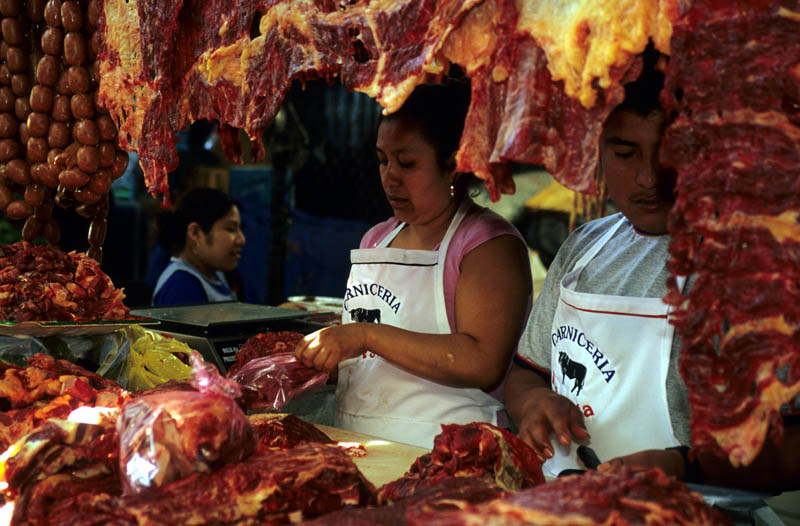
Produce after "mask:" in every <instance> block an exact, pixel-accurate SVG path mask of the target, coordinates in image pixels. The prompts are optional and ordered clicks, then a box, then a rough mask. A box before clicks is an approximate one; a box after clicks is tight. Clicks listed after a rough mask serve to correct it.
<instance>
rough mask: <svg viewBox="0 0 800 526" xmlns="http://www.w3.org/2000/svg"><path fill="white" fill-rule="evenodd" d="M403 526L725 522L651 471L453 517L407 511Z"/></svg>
mask: <svg viewBox="0 0 800 526" xmlns="http://www.w3.org/2000/svg"><path fill="white" fill-rule="evenodd" d="M406 520H407V524H408V526H472V525H476V524H492V525H493V526H524V525H531V526H551V525H552V526H563V525H567V524H574V525H578V524H580V525H585V526H594V525H597V526H600V525H608V524H614V525H618V526H634V525H640V524H647V525H648V526H680V525H685V526H689V525H693V526H699V525H708V526H723V525H729V524H731V522H730V521H729V520H728V519H727V517H725V516H724V515H723V514H722V513H721V512H720V511H718V510H716V509H714V508H712V507H711V506H708V505H707V504H705V503H704V502H703V499H702V497H701V496H700V495H698V494H696V493H692V492H691V491H690V490H689V489H688V488H687V487H686V486H684V485H683V484H682V483H680V482H677V481H675V480H674V479H671V478H669V477H667V476H666V475H664V473H662V472H661V471H659V470H651V471H647V472H643V473H639V474H636V475H632V474H631V473H628V472H625V473H621V474H619V475H611V474H602V473H598V472H596V471H588V472H586V474H584V475H573V476H570V477H562V478H559V479H556V480H554V481H552V482H548V483H547V484H542V485H539V486H535V487H533V488H529V489H527V490H522V491H520V492H517V493H512V494H510V495H509V496H507V497H506V498H503V499H496V500H491V501H489V502H487V503H485V504H479V505H477V506H470V507H468V508H466V509H464V510H459V511H444V512H443V511H428V510H420V509H412V510H409V512H408V513H407V514H406Z"/></svg>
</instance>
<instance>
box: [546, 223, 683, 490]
mask: <svg viewBox="0 0 800 526" xmlns="http://www.w3.org/2000/svg"><path fill="white" fill-rule="evenodd" d="M624 221H625V219H624V218H622V219H620V221H619V222H618V223H617V224H615V225H614V226H613V227H612V228H611V229H609V231H608V232H607V233H606V234H604V235H603V236H602V237H601V238H600V239H599V240H597V242H595V243H594V245H592V246H591V247H590V248H589V250H588V251H587V252H586V253H585V254H584V255H583V256H582V257H581V258H580V259H579V260H578V261H577V262H576V263H575V265H574V267H573V268H572V270H571V271H570V272H569V273H567V274H566V275H565V276H564V278H563V279H562V280H561V288H560V298H559V304H558V307H556V312H555V317H554V318H553V325H552V332H551V335H550V336H551V341H552V347H551V366H550V370H551V375H550V380H551V385H552V389H553V390H554V391H555V392H557V393H559V394H561V395H563V396H565V397H567V398H569V399H570V400H571V401H572V402H573V403H574V404H575V405H576V406H577V407H578V409H579V410H580V411H581V412H582V413H583V416H584V423H585V425H586V429H587V431H588V432H589V434H590V435H591V444H590V445H591V447H592V449H594V451H595V452H596V453H597V456H598V457H599V458H600V460H601V461H604V462H605V461H608V460H611V459H612V458H615V457H618V456H623V455H628V454H631V453H635V452H637V451H641V450H644V449H663V448H666V447H670V446H676V445H678V441H677V440H676V439H675V436H674V434H673V432H672V425H671V422H670V416H669V406H668V404H667V390H666V378H667V371H668V369H669V358H670V351H671V348H672V336H673V333H674V330H675V329H674V327H673V326H672V325H671V324H670V323H669V313H670V306H669V305H667V304H665V303H664V302H663V301H662V300H661V298H638V297H631V296H609V295H604V294H590V293H586V292H577V291H576V290H575V286H576V284H577V282H578V278H579V276H580V274H581V272H582V271H583V269H584V268H585V267H586V265H587V264H588V263H589V261H591V260H592V259H593V258H594V257H595V256H596V255H597V254H598V253H599V252H600V250H601V249H602V248H603V247H604V246H605V245H606V243H608V241H609V240H610V239H611V238H612V237H613V235H614V233H615V232H616V231H617V229H618V228H619V227H620V226H621V225H622V223H623V222H624ZM682 286H683V279H679V287H682ZM551 442H552V444H553V449H554V453H555V454H554V456H553V458H551V459H549V460H548V461H547V462H545V464H544V466H543V470H544V473H545V475H548V476H558V474H559V473H560V472H561V471H563V470H565V469H585V467H584V466H583V464H582V463H581V462H580V460H578V459H577V456H576V453H575V450H576V449H577V445H576V444H575V443H574V442H573V443H572V444H571V445H570V446H569V447H568V448H564V447H563V446H561V445H560V444H559V443H558V441H557V439H556V438H555V436H551Z"/></svg>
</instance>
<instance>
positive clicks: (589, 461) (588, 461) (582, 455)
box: [578, 446, 602, 469]
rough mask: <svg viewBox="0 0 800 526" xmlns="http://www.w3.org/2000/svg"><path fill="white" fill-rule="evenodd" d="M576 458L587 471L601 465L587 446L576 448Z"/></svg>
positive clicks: (595, 454)
mask: <svg viewBox="0 0 800 526" xmlns="http://www.w3.org/2000/svg"><path fill="white" fill-rule="evenodd" d="M578 458H579V459H581V462H583V465H584V466H586V467H587V468H588V469H597V466H599V465H600V464H602V462H600V459H599V458H597V453H595V452H594V450H593V449H592V448H590V447H589V446H578Z"/></svg>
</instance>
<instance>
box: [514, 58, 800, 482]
mask: <svg viewBox="0 0 800 526" xmlns="http://www.w3.org/2000/svg"><path fill="white" fill-rule="evenodd" d="M645 56H646V57H647V58H648V59H649V60H647V61H646V62H645V68H644V70H643V73H642V74H641V76H640V77H639V79H638V80H636V81H635V82H633V83H629V84H627V85H626V86H625V91H626V97H625V100H624V101H623V102H622V103H621V104H620V105H619V106H618V107H617V108H616V109H615V110H614V112H612V114H611V115H610V116H609V117H608V119H607V120H606V123H605V125H604V128H603V132H602V134H601V138H600V167H601V176H602V177H603V179H604V181H605V183H606V185H607V188H608V194H609V196H610V197H611V199H612V200H613V201H614V203H615V205H616V206H617V208H618V209H619V213H617V214H614V215H611V216H608V217H605V218H601V219H597V220H594V221H590V222H588V223H586V224H584V225H582V226H581V227H580V228H578V229H576V230H575V232H573V233H572V234H571V235H570V237H569V238H567V240H566V241H565V242H564V244H563V245H562V247H561V249H560V250H559V252H558V255H557V256H556V258H555V260H554V261H553V263H552V264H551V266H550V268H549V270H548V274H547V278H546V279H545V283H544V286H543V289H542V294H541V295H540V296H539V297H538V298H537V301H536V304H535V305H534V307H533V309H532V310H531V314H530V319H529V321H528V325H527V327H526V329H525V332H524V334H523V337H522V338H521V340H520V343H519V348H518V350H517V355H516V357H515V359H514V362H515V363H514V365H513V367H512V370H511V372H510V373H509V376H508V380H507V382H506V386H505V387H506V400H507V403H508V408H509V413H510V414H511V417H512V419H513V421H514V422H515V423H517V424H518V427H519V436H520V438H522V439H523V440H524V441H525V442H527V443H528V444H529V445H531V446H532V447H533V448H534V449H535V450H536V452H537V454H538V455H539V457H540V459H541V460H543V461H545V463H544V466H543V470H544V472H545V475H548V476H553V477H554V476H558V475H559V474H561V473H564V472H565V471H566V472H567V473H569V471H567V470H573V469H586V468H595V467H597V469H599V470H600V471H615V470H620V469H623V468H628V469H632V470H645V469H648V468H651V467H659V468H661V469H662V470H663V471H664V472H666V473H667V474H669V475H672V476H674V477H676V478H678V479H683V480H686V481H689V482H705V483H706V484H714V485H734V486H740V487H744V488H751V489H759V490H775V491H779V490H783V489H788V488H797V487H800V453H798V450H800V447H798V446H799V445H800V428H799V427H798V426H797V425H796V422H795V424H794V425H793V424H792V423H791V420H792V419H794V420H796V418H797V417H792V416H786V417H785V418H784V423H785V424H786V442H785V443H784V445H783V448H779V447H778V446H776V445H775V444H774V443H773V442H772V441H771V440H769V441H768V442H767V443H766V445H765V447H764V450H762V452H761V454H760V455H759V457H758V458H757V459H756V460H755V461H754V462H753V464H752V465H751V466H749V467H748V468H739V469H735V468H733V467H732V466H731V465H730V464H729V463H728V462H727V460H725V459H722V458H719V457H717V456H715V455H714V454H711V453H702V454H700V455H699V457H698V458H697V459H693V458H690V456H689V455H688V454H687V453H688V444H690V443H691V432H690V429H689V402H688V395H687V390H686V386H685V384H684V383H683V381H682V379H681V378H680V376H679V374H678V368H677V366H678V357H679V354H680V342H679V339H678V338H676V337H674V332H675V330H674V327H673V326H672V325H671V324H670V323H669V321H668V315H669V306H668V305H667V304H665V303H664V302H663V301H662V300H661V298H662V297H663V296H664V295H665V294H666V292H667V285H666V281H667V278H668V277H669V275H670V273H669V270H668V269H667V267H666V263H667V259H668V256H669V254H668V251H667V248H668V245H669V241H670V239H669V234H668V233H667V216H668V214H669V211H670V209H671V206H672V203H673V201H674V196H673V188H674V184H675V174H674V172H671V171H670V170H668V169H664V168H663V167H661V166H660V165H659V162H658V150H659V144H660V142H661V136H662V134H663V132H664V129H665V128H666V125H667V122H666V118H665V115H664V112H663V111H662V110H661V107H660V105H659V93H660V91H661V89H662V86H663V74H662V73H660V72H659V71H658V70H656V69H655V68H653V67H652V66H653V64H652V63H650V62H651V61H652V62H653V63H654V62H655V61H656V60H657V56H655V55H653V56H651V55H649V54H646V55H645ZM678 285H679V286H685V284H684V283H682V280H679V281H678ZM581 445H582V446H584V448H580V447H579V446H581ZM587 445H588V446H589V447H590V448H591V450H589V451H587V450H586V449H585V447H586V446H587ZM598 461H600V462H601V463H600V464H599V465H597V462H598Z"/></svg>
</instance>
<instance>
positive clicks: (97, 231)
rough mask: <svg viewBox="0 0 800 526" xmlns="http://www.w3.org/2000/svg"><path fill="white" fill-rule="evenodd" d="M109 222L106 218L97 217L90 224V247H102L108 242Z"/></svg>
mask: <svg viewBox="0 0 800 526" xmlns="http://www.w3.org/2000/svg"><path fill="white" fill-rule="evenodd" d="M107 227H108V222H107V221H106V218H105V217H97V216H95V218H94V219H92V222H91V223H89V236H88V237H89V246H90V247H98V248H99V247H101V246H102V245H103V242H104V241H105V240H106V231H107Z"/></svg>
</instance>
